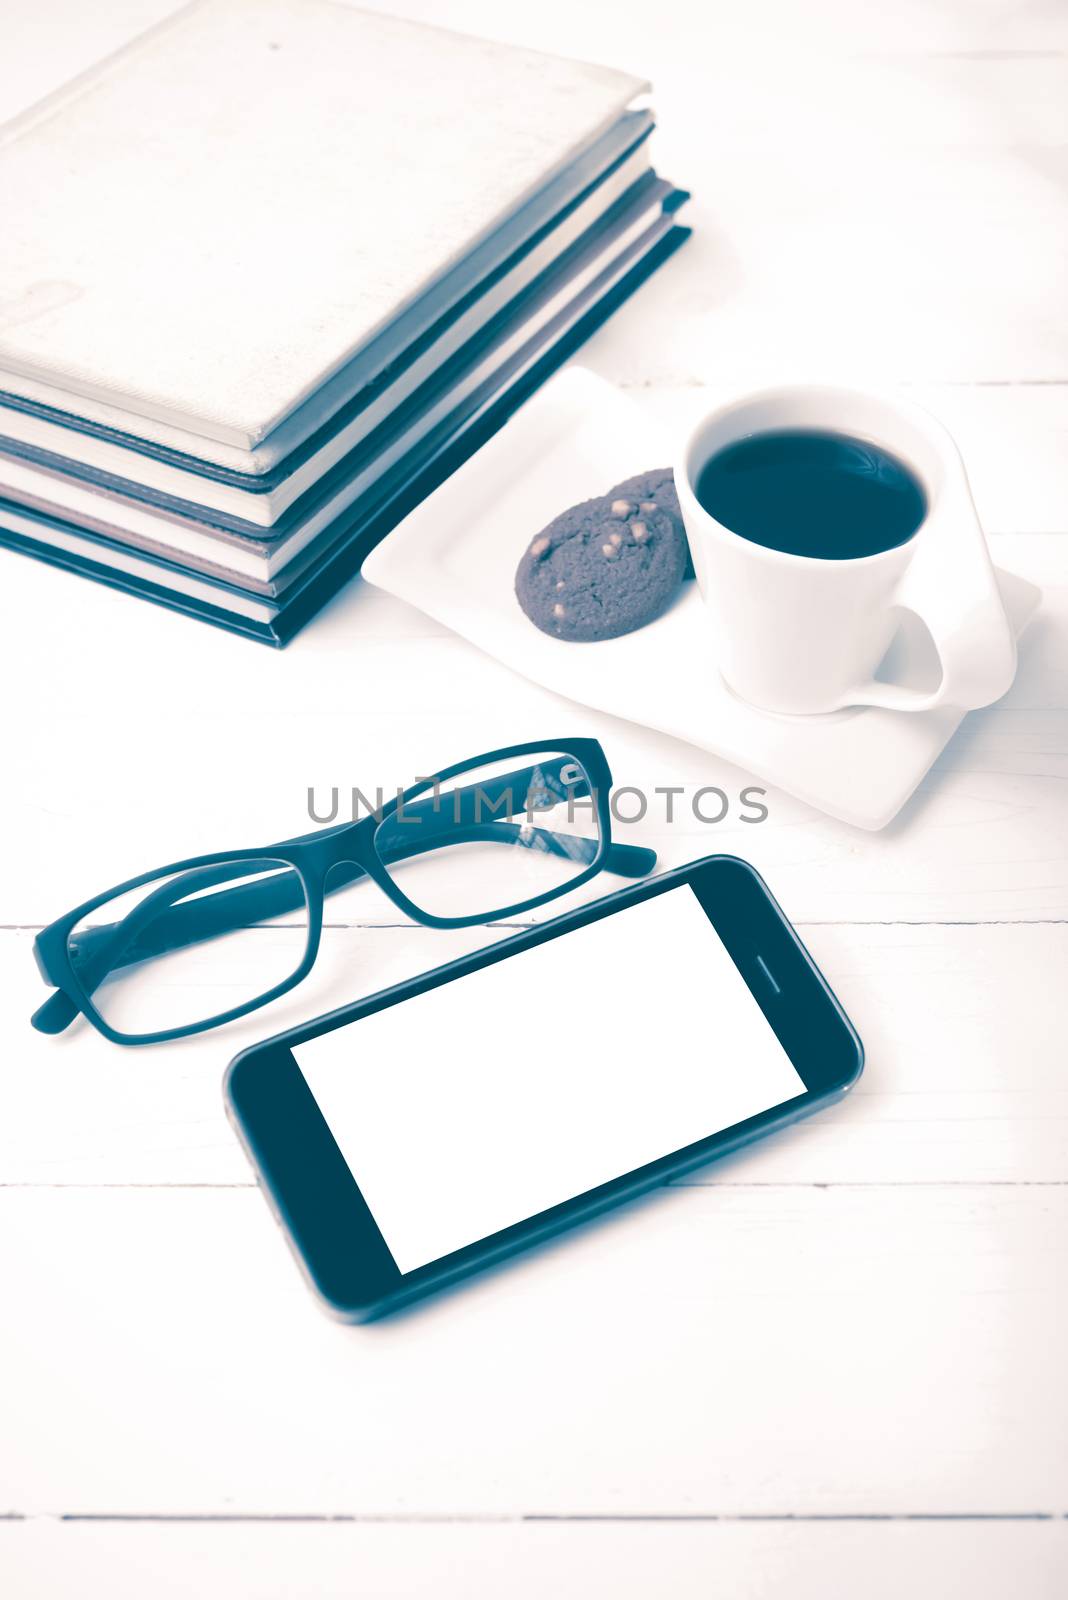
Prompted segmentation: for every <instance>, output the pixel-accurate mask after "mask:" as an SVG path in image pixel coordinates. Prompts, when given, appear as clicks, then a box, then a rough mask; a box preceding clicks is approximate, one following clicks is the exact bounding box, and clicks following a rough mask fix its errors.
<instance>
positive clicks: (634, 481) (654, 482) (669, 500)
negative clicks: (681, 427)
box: [608, 467, 693, 578]
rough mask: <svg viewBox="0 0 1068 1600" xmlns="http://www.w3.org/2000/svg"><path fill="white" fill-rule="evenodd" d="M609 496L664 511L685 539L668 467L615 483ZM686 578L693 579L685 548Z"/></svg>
mask: <svg viewBox="0 0 1068 1600" xmlns="http://www.w3.org/2000/svg"><path fill="white" fill-rule="evenodd" d="M608 493H609V495H610V496H611V497H612V498H613V499H615V498H617V497H619V498H621V499H624V500H636V501H637V502H638V504H639V505H642V504H643V503H645V504H648V503H649V502H650V501H652V503H653V505H655V506H656V507H657V509H658V510H660V511H666V512H667V514H668V516H669V517H671V518H673V519H674V522H675V526H676V527H677V528H678V530H679V533H680V535H681V536H682V538H683V539H685V537H686V528H685V524H684V523H683V520H682V507H681V506H680V505H679V496H678V493H677V491H676V489H675V474H674V473H673V472H672V470H671V468H670V467H657V468H656V469H655V470H654V471H652V472H639V473H638V474H637V476H636V477H633V478H624V479H623V482H622V483H617V484H616V486H615V488H614V489H609V491H608ZM686 576H687V577H688V578H692V577H693V564H692V562H691V561H690V548H689V545H687V547H686Z"/></svg>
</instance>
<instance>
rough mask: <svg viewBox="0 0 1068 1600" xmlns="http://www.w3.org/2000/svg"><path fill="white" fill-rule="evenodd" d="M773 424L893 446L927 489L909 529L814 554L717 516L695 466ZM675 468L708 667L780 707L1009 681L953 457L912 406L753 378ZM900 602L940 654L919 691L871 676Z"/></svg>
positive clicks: (894, 705)
mask: <svg viewBox="0 0 1068 1600" xmlns="http://www.w3.org/2000/svg"><path fill="white" fill-rule="evenodd" d="M780 429H804V430H807V431H819V432H832V433H838V434H849V435H852V436H853V437H855V438H861V439H865V440H868V441H870V442H871V443H874V444H878V445H881V446H882V447H883V448H884V449H885V450H888V451H890V452H891V454H893V455H895V456H897V457H898V458H899V460H901V461H903V462H904V463H905V465H906V466H908V467H909V469H910V470H911V471H912V472H913V473H914V474H915V476H916V477H917V478H918V479H919V481H920V483H921V484H922V485H923V488H924V491H925V494H926V497H927V512H926V515H925V517H924V519H923V522H922V523H921V524H920V526H919V528H918V529H917V530H916V532H915V533H914V534H913V536H912V538H910V539H908V540H906V542H905V543H904V544H902V545H898V546H896V547H895V548H894V549H892V550H883V551H879V552H877V553H876V554H875V555H865V556H859V557H854V558H851V559H849V558H847V559H845V560H841V561H838V560H825V559H823V558H820V557H813V556H804V555H795V554H792V553H790V552H789V551H784V550H775V549H769V548H767V547H766V546H765V545H760V544H754V543H752V542H751V541H750V540H748V539H744V538H742V537H740V536H739V535H738V534H736V533H732V532H731V531H730V529H729V528H726V527H724V526H723V524H722V523H720V522H717V521H716V519H715V518H714V517H712V516H710V515H709V513H708V512H707V511H706V510H705V509H704V507H703V506H702V505H701V504H700V502H699V501H698V499H697V495H696V492H695V486H696V484H697V480H698V477H699V475H700V473H701V469H702V468H703V467H704V466H705V464H706V463H707V462H708V461H709V460H710V459H711V458H712V456H714V455H717V454H718V453H719V452H720V451H721V450H723V449H725V448H726V447H727V446H728V445H731V444H736V443H737V442H738V441H739V440H741V439H746V438H749V437H751V436H752V435H754V434H759V433H768V432H773V431H778V430H780ZM675 482H676V487H677V489H678V494H679V501H680V504H681V506H682V515H683V520H684V522H685V524H686V533H687V536H688V538H689V542H690V550H691V553H692V556H693V564H694V571H695V574H696V577H697V582H698V586H699V588H700V590H701V594H702V596H703V597H704V600H705V603H706V605H707V606H708V608H709V611H710V613H711V616H712V619H713V622H714V626H715V629H716V637H717V639H718V642H719V666H720V670H721V672H722V674H723V677H724V679H725V681H726V682H727V684H728V685H729V687H730V688H731V689H733V690H734V692H735V693H736V694H737V695H739V696H740V697H741V698H742V699H743V700H747V701H749V702H750V703H752V704H753V705H756V706H759V707H761V708H762V709H764V710H768V711H777V712H784V713H788V714H805V713H813V712H827V711H838V710H841V709H842V708H843V707H846V706H886V707H889V708H891V709H893V710H900V711H926V710H929V709H930V708H931V707H932V706H938V705H943V704H947V705H953V706H960V707H966V708H970V707H975V706H984V705H989V704H990V702H991V701H993V700H996V699H998V698H999V696H1000V695H1002V694H1004V693H1005V691H1006V689H1007V688H1008V687H1009V685H1010V684H1011V682H1012V680H1013V676H1014V674H1015V671H1016V643H1015V640H1014V638H1013V634H1012V630H1011V628H1010V626H1009V622H1008V619H1007V617H1006V615H1005V609H1004V606H1003V605H1002V601H1001V594H1000V591H999V590H998V585H997V578H996V577H995V574H994V569H993V567H992V565H991V562H990V555H989V552H988V550H987V546H986V540H985V538H984V536H983V531H982V528H981V527H980V526H979V521H978V518H977V516H976V514H975V507H974V505H973V504H972V497H971V491H970V489H969V487H968V479H967V477H966V475H965V471H964V463H963V462H962V460H961V457H960V452H959V451H958V450H957V447H956V445H955V444H954V442H953V440H952V438H951V437H950V435H949V434H948V433H947V432H946V430H945V429H944V428H943V427H942V426H941V424H940V423H938V422H936V421H935V419H934V418H933V417H931V416H929V415H928V414H927V413H926V412H925V411H922V410H921V409H920V408H919V407H918V406H912V405H907V404H905V403H899V402H898V401H897V400H893V401H891V400H886V399H881V398H879V397H878V396H876V395H872V394H865V393H860V392H855V391H853V390H849V389H833V388H821V387H811V386H808V385H805V386H791V387H788V388H777V389H765V390H762V391H760V392H759V393H757V394H751V395H747V396H745V397H743V398H742V399H739V400H735V401H732V402H731V403H729V404H727V405H724V406H721V407H720V408H718V409H717V410H715V411H713V412H711V413H710V414H709V415H707V416H706V417H704V418H703V420H702V421H700V422H699V423H698V424H697V426H696V427H695V428H694V429H693V431H692V433H691V434H690V436H689V438H688V440H687V441H686V444H685V446H684V449H683V454H682V459H681V461H680V462H679V463H678V465H677V466H676V468H675ZM784 542H785V541H784ZM909 611H911V612H913V613H915V614H916V615H917V616H918V617H919V618H920V619H921V621H922V622H923V623H924V625H925V626H926V628H927V629H928V631H929V633H930V635H931V638H932V640H933V642H934V647H935V649H936V651H937V653H938V659H939V662H940V664H941V672H942V676H941V682H940V683H939V684H938V686H937V687H936V688H935V689H933V690H931V691H929V692H928V691H924V690H921V689H917V688H913V687H909V686H907V685H905V684H895V683H885V682H882V681H879V680H878V679H877V678H876V677H875V673H876V671H877V669H878V667H879V664H880V662H882V660H883V658H884V656H885V655H886V652H887V650H888V648H889V646H890V643H891V640H892V639H893V637H894V635H895V634H896V633H897V631H898V629H899V627H900V625H901V622H902V620H903V615H902V614H903V613H904V612H909Z"/></svg>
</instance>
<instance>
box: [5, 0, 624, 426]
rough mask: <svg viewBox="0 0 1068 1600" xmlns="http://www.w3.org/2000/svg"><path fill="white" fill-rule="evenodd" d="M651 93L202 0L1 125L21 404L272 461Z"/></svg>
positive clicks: (526, 59)
mask: <svg viewBox="0 0 1068 1600" xmlns="http://www.w3.org/2000/svg"><path fill="white" fill-rule="evenodd" d="M645 88H646V85H645V84H644V82H643V81H642V80H641V79H638V78H634V77H631V76H630V75H628V74H626V73H621V72H616V71H612V70H609V69H606V68H602V67H595V66H588V65H585V64H583V63H579V62H573V61H565V60H561V59H558V58H555V57H552V56H547V55H541V54H538V53H537V52H533V51H529V50H523V49H517V48H514V47H512V46H505V45H499V44H494V43H490V42H487V41H485V40H480V39H473V38H467V37H465V36H463V35H459V34H453V33H448V32H445V31H443V30H440V29H437V28H432V27H427V26H424V25H422V24H417V23H411V22H406V21H401V20H398V19H395V18H392V17H385V16H379V15H377V14H373V13H366V12H361V11H358V10H355V9H353V8H350V7H349V6H347V5H344V4H337V3H335V0H197V3H195V4H193V5H191V6H188V7H187V8H185V9H184V10H183V11H181V12H179V13H177V14H176V15H175V16H174V17H172V18H170V19H168V20H167V21H165V22H164V23H162V24H160V25H159V26H158V27H157V28H154V29H152V30H150V32H149V33H147V34H145V35H143V36H142V37H141V38H140V39H138V40H136V41H135V42H134V43H133V44H132V45H131V46H129V47H127V48H126V49H124V50H123V51H120V52H119V53H118V54H117V55H115V56H112V57H110V58H109V59H108V60H107V61H105V62H103V63H101V64H100V65H99V66H98V67H96V68H94V69H93V70H92V71H91V72H90V73H88V74H86V75H85V76H83V77H82V78H81V79H78V80H76V81H75V82H74V83H73V84H70V85H68V86H67V87H66V89H65V90H62V91H60V92H59V93H58V94H57V95H54V96H51V97H49V98H48V99H46V100H45V101H43V102H41V103H40V104H39V105H38V106H36V107H34V108H32V109H31V110H30V111H29V112H27V113H25V114H24V115H23V116H22V117H20V118H17V119H16V120H15V121H14V122H12V123H9V124H8V125H7V126H6V127H5V128H4V129H3V130H2V132H0V188H2V190H3V193H4V197H5V200H4V207H5V217H6V220H7V223H8V228H7V233H6V237H5V249H4V251H3V253H2V255H0V387H2V388H3V389H4V390H5V391H6V392H8V393H9V394H11V395H13V396H16V397H18V396H19V395H22V394H23V393H24V392H29V391H30V390H32V389H33V386H35V385H44V386H47V388H48V390H49V392H51V393H53V394H55V395H65V396H69V397H70V400H69V403H68V405H67V406H66V407H65V409H66V410H68V411H70V412H71V413H74V414H77V410H78V405H77V401H78V399H79V398H81V399H84V400H85V401H87V402H93V403H94V404H103V405H107V406H113V407H117V408H119V410H121V411H122V412H124V413H128V414H130V415H131V416H132V417H143V418H146V419H152V420H154V421H155V422H157V423H160V424H165V425H169V426H173V427H175V428H177V429H179V430H182V431H183V432H186V433H189V434H192V435H194V436H196V437H203V438H207V439H212V440H215V441H218V442H221V443H225V444H231V445H234V446H236V447H237V448H239V449H243V450H246V451H251V450H252V449H254V448H255V447H256V446H257V445H258V444H259V443H260V442H261V441H263V440H265V439H267V438H268V437H269V436H270V435H271V434H272V432H274V431H275V430H277V429H279V428H280V427H281V426H282V425H283V424H284V423H285V422H286V420H287V418H290V417H292V416H294V415H295V414H296V413H297V411H298V410H299V408H301V407H302V405H304V404H306V403H307V402H308V401H309V400H310V399H311V397H313V396H315V395H317V394H319V393H321V392H322V391H323V390H324V388H325V386H326V385H328V384H331V385H332V388H331V391H330V403H331V404H335V405H336V407H337V408H339V407H340V406H341V405H343V404H344V403H345V402H346V401H347V400H348V399H350V398H351V397H352V396H353V395H354V394H356V393H358V392H359V390H360V389H361V388H362V387H364V386H365V385H366V384H367V383H368V382H369V381H371V380H372V379H373V378H374V377H375V376H376V375H377V374H378V373H380V372H382V371H383V370H385V368H386V367H387V366H388V365H389V362H390V361H391V360H392V359H394V358H395V357H396V355H397V354H398V353H399V352H400V351H401V350H403V349H404V348H406V347H407V346H408V345H409V344H411V343H412V342H413V340H414V339H416V338H418V336H419V334H420V333H421V332H422V331H425V329H426V328H428V327H430V326H431V325H432V324H433V323H434V322H435V321H437V320H439V319H440V318H441V317H442V316H444V315H446V314H447V313H448V311H449V310H450V308H451V307H452V306H454V305H455V304H456V303H457V301H458V300H459V299H460V298H461V297H462V295H463V293H464V292H466V290H467V289H468V288H470V286H471V280H469V279H468V280H466V281H465V279H464V273H463V271H458V269H460V268H462V267H464V264H465V263H466V262H468V261H469V258H470V257H471V254H472V252H473V251H474V250H477V249H479V248H480V247H481V246H482V245H483V244H485V243H486V241H488V240H489V239H491V238H492V236H493V234H494V232H495V231H497V230H500V229H501V228H502V227H504V226H505V225H506V224H507V223H508V221H509V219H513V218H515V216H516V215H517V214H518V213H519V212H520V211H521V210H522V208H523V207H524V206H525V205H528V204H529V203H530V202H531V201H532V199H533V198H534V197H535V196H536V195H537V194H538V193H539V191H541V190H543V189H544V188H545V186H546V185H547V184H549V183H551V182H552V181H553V180H554V179H555V178H557V177H559V175H560V174H561V173H562V172H564V171H566V170H567V169H568V167H569V166H571V165H572V164H573V163H574V162H575V161H576V160H578V159H579V158H580V157H581V156H582V155H583V154H584V153H586V152H588V151H589V150H590V149H591V147H592V146H593V145H595V144H596V142H597V140H598V139H599V138H601V137H602V136H603V135H604V134H605V133H606V131H607V130H608V129H609V128H611V127H613V126H614V125H615V124H616V123H618V121H619V119H620V117H621V115H622V114H623V113H624V112H625V111H626V110H627V108H628V107H629V106H630V105H631V104H632V103H633V102H634V100H635V99H636V97H637V96H638V95H640V94H641V93H642V92H643V91H644V89H645ZM206 107H210V115H207V114H205V108H206ZM42 196H47V201H48V203H47V204H42ZM12 218H17V222H18V225H17V227H16V226H12V225H11V222H12ZM161 241H165V245H166V248H161ZM30 397H31V398H32V395H30ZM315 415H316V413H315V410H314V407H313V408H312V411H311V412H310V413H309V420H310V424H311V426H312V427H313V428H314V426H315V420H314V418H315ZM319 421H320V422H321V421H322V418H321V416H320V417H319ZM131 431H135V430H131Z"/></svg>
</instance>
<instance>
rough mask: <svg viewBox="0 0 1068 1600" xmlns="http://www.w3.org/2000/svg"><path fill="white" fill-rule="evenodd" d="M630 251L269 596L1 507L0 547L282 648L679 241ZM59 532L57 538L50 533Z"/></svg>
mask: <svg viewBox="0 0 1068 1600" xmlns="http://www.w3.org/2000/svg"><path fill="white" fill-rule="evenodd" d="M654 232H655V234H656V237H655V238H654V239H653V240H652V241H651V242H649V243H648V245H646V246H643V247H642V248H639V249H633V250H632V251H631V252H630V255H629V257H628V259H627V261H626V262H625V263H623V267H622V270H621V271H620V272H617V273H609V274H606V281H605V282H604V283H603V284H601V285H595V286H593V287H592V288H591V289H588V290H587V291H586V292H585V294H584V295H583V296H581V297H580V298H579V301H578V302H577V303H576V304H575V305H574V306H573V307H571V308H569V311H568V313H566V314H565V315H563V316H562V317H561V318H560V319H559V322H558V323H557V324H556V325H555V326H553V327H550V328H548V329H546V330H544V331H543V333H542V334H540V335H538V336H536V337H535V339H534V340H532V341H531V342H530V345H529V347H528V348H525V349H523V350H522V351H520V352H519V353H518V354H517V355H516V356H515V357H514V358H513V360H512V362H510V363H509V365H508V368H507V370H506V371H505V372H504V373H502V374H501V375H500V376H499V378H498V379H497V381H495V382H494V383H491V384H489V385H487V386H485V388H484V390H483V391H481V392H476V393H475V394H474V395H473V396H471V397H470V399H469V400H468V402H467V403H466V404H465V405H464V406H462V407H460V408H459V409H458V411H457V413H455V414H454V415H452V416H450V417H449V418H448V419H446V421H445V422H444V423H443V424H442V425H440V426H439V427H438V428H437V429H435V430H434V431H433V432H432V433H431V434H430V435H429V436H428V437H427V438H425V439H424V440H423V441H422V442H421V443H420V444H419V445H418V446H417V447H416V448H415V449H414V450H413V451H412V452H411V453H410V455H409V456H408V457H407V458H405V460H404V461H402V462H401V463H400V464H399V465H398V468H397V470H396V471H395V472H393V473H392V474H390V475H389V476H388V477H387V479H386V481H385V482H384V483H383V484H382V485H381V486H380V491H379V493H378V494H377V495H376V496H373V497H370V496H369V497H368V498H367V499H366V500H365V501H363V500H362V501H361V503H360V505H359V507H358V508H356V509H355V510H354V511H353V512H352V514H351V516H350V518H349V519H348V520H346V521H345V522H343V523H342V525H341V526H340V527H339V528H338V529H337V530H336V533H335V537H334V538H333V540H332V541H331V542H330V543H328V544H327V545H326V546H325V547H324V549H323V550H322V552H321V554H320V555H318V556H317V557H314V558H312V559H309V560H308V562H307V564H306V565H303V566H301V565H300V564H295V566H296V568H297V570H296V571H295V572H294V574H293V581H292V583H290V584H288V585H285V586H282V587H281V588H279V589H278V591H277V593H276V594H275V595H273V596H272V595H271V594H269V593H268V586H267V585H265V584H260V586H259V590H260V592H259V594H257V593H254V592H252V591H250V588H249V586H248V583H247V580H243V583H244V585H245V586H244V587H240V586H238V585H236V584H234V583H233V582H232V581H228V579H227V576H226V574H224V573H222V572H219V573H216V575H215V576H214V578H212V577H211V576H208V575H203V574H198V573H196V572H191V571H190V569H189V568H188V566H184V565H181V564H178V563H175V562H171V561H168V560H166V559H164V558H162V557H160V556H158V555H154V554H152V553H144V554H142V553H140V552H135V551H131V550H130V549H129V548H128V547H125V546H122V545H118V544H116V543H114V541H111V540H108V539H107V538H104V537H100V536H94V535H92V534H87V533H86V532H85V531H84V530H83V529H80V528H77V527H74V526H72V525H70V524H58V523H54V521H53V519H50V518H47V517H44V516H41V515H38V514H37V513H34V512H32V511H26V510H25V508H23V507H15V506H8V505H5V504H3V503H0V546H3V547H7V548H8V549H10V550H12V551H18V552H20V553H22V554H23V555H27V556H32V557H35V558H36V559H38V560H42V561H45V562H48V563H51V564H52V565H55V566H59V567H62V568H66V569H67V570H70V571H73V572H77V573H79V574H80V575H81V576H83V577H88V578H90V579H93V580H94V581H96V582H99V583H103V584H106V585H108V586H110V587H112V588H118V589H121V590H124V591H126V592H128V593H131V594H134V595H137V596H139V597H140V598H142V599H145V600H148V601H151V602H153V603H155V604H157V605H163V606H166V607H168V608H170V609H172V610H177V611H181V612H184V613H186V614H187V615H190V616H193V617H196V618H198V619H199V620H201V621H204V622H209V623H212V624H214V625H216V626H219V627H224V628H228V629H230V630H232V631H235V632H238V633H242V634H245V635H246V636H248V637H250V638H253V639H256V640H259V641H260V642H262V643H266V644H272V645H275V646H281V645H284V644H286V643H287V642H288V641H289V640H290V639H291V638H292V637H293V636H294V634H295V633H296V632H298V631H299V629H300V628H302V627H303V626H304V625H305V623H307V622H308V621H309V620H310V619H311V618H312V617H313V616H314V615H315V614H316V612H317V611H319V610H320V609H321V608H322V606H323V605H325V604H326V602H327V601H328V600H329V599H331V597H332V596H333V595H334V594H335V593H336V591H337V589H338V588H339V587H340V586H341V585H342V584H343V583H345V582H346V581H347V580H348V579H349V578H351V577H352V576H353V575H354V574H355V573H356V572H357V571H358V570H359V566H360V563H361V562H362V561H363V559H364V557H365V556H366V555H367V554H368V552H369V551H370V550H371V549H373V548H374V546H375V545H376V544H377V543H378V542H379V540H381V539H382V538H384V537H385V536H386V535H387V534H388V533H389V531H390V529H391V528H393V527H394V526H396V524H397V522H399V521H400V519H401V518H402V517H404V516H406V515H407V513H408V512H409V511H410V510H411V509H412V508H413V507H414V506H415V505H417V504H418V503H419V501H420V500H421V499H423V498H424V497H425V496H426V495H427V494H429V493H430V492H431V491H432V490H433V489H434V488H435V487H436V486H437V485H438V484H439V483H441V482H442V481H444V479H445V477H446V476H448V474H449V473H450V472H453V471H455V470H456V468H457V467H458V466H459V465H460V464H461V463H462V462H463V461H464V460H466V459H467V457H468V456H469V455H470V454H471V453H472V452H473V451H474V450H476V449H478V448H479V447H480V446H481V445H482V444H483V443H485V441H486V440H487V439H488V438H490V437H492V435H493V433H494V432H495V431H496V430H497V428H499V427H500V426H502V425H503V423H504V422H505V421H507V419H508V417H509V416H511V415H512V414H513V413H514V411H515V410H516V409H517V407H518V406H519V405H520V404H521V403H522V402H523V400H525V399H526V398H527V396H528V395H530V394H531V393H532V392H533V391H534V389H536V388H537V386H538V385H539V384H540V383H542V382H544V380H545V378H546V377H548V376H549V374H550V373H551V372H552V371H554V370H556V368H557V367H558V366H559V365H560V364H561V362H563V361H564V360H566V359H567V357H568V356H569V355H571V354H572V353H573V352H574V351H575V350H576V349H577V348H578V347H579V346H580V345H581V343H582V342H583V341H584V340H585V339H587V338H588V337H589V336H590V335H591V334H592V333H593V332H595V331H596V329H597V328H598V327H600V326H601V324H602V323H603V322H604V321H605V319H606V318H607V317H608V316H610V315H611V314H612V312H613V311H614V310H616V309H617V307H618V306H619V305H620V304H621V303H622V302H623V301H624V300H625V299H626V298H627V297H628V296H629V295H631V294H632V293H634V291H635V289H636V288H638V287H639V285H640V284H641V283H642V282H643V281H644V280H645V278H647V277H648V276H649V274H650V273H651V272H653V271H655V269H656V268H657V267H658V266H659V265H660V264H661V263H662V262H663V261H664V260H666V259H667V257H668V256H669V255H671V254H672V253H673V252H674V250H676V249H677V248H678V246H679V245H680V244H681V243H682V242H683V241H684V240H685V239H686V238H687V237H688V234H689V230H688V229H687V228H684V227H681V226H680V225H678V224H677V223H675V224H670V223H669V224H668V225H667V226H666V228H658V229H656V230H654ZM57 535H58V537H57Z"/></svg>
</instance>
